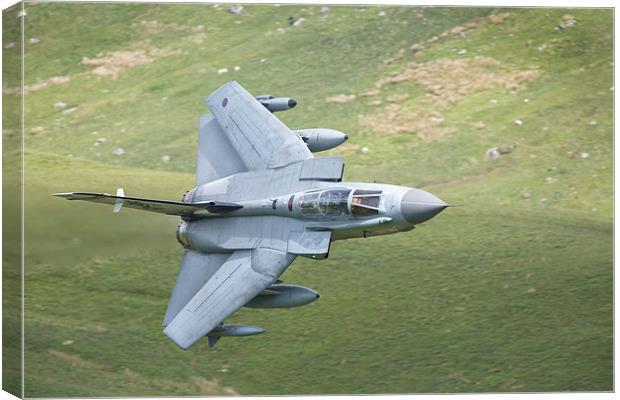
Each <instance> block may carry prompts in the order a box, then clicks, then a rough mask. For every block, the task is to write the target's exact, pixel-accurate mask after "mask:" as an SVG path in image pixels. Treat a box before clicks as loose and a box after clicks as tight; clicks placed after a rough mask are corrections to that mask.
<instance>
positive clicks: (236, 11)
mask: <svg viewBox="0 0 620 400" xmlns="http://www.w3.org/2000/svg"><path fill="white" fill-rule="evenodd" d="M226 11H228V12H229V13H230V14H240V13H241V11H243V6H232V7H229V8H228V10H226Z"/></svg>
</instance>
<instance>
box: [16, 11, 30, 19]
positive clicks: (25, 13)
mask: <svg viewBox="0 0 620 400" xmlns="http://www.w3.org/2000/svg"><path fill="white" fill-rule="evenodd" d="M26 15H28V13H27V12H26V10H21V11H20V12H18V13H17V18H22V17H25V16H26Z"/></svg>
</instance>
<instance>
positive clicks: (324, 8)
mask: <svg viewBox="0 0 620 400" xmlns="http://www.w3.org/2000/svg"><path fill="white" fill-rule="evenodd" d="M319 12H320V13H321V14H325V13H327V12H329V7H321V9H320V10H319Z"/></svg>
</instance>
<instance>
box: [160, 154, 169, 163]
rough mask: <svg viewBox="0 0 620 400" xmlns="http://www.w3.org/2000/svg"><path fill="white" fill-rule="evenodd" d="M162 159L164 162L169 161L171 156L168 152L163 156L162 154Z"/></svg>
mask: <svg viewBox="0 0 620 400" xmlns="http://www.w3.org/2000/svg"><path fill="white" fill-rule="evenodd" d="M161 160H162V161H163V162H168V161H170V156H169V155H167V154H166V155H163V156H161Z"/></svg>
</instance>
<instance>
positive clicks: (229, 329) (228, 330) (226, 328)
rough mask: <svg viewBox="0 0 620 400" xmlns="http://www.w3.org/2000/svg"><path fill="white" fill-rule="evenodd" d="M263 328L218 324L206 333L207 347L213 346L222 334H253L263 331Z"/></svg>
mask: <svg viewBox="0 0 620 400" xmlns="http://www.w3.org/2000/svg"><path fill="white" fill-rule="evenodd" d="M263 332H265V330H264V329H263V328H261V327H258V326H253V325H223V324H222V325H220V326H218V327H217V328H215V329H213V330H212V331H211V332H209V333H207V337H208V338H209V347H215V344H216V343H217V342H218V340H220V338H221V337H222V336H253V335H258V334H259V333H263Z"/></svg>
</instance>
